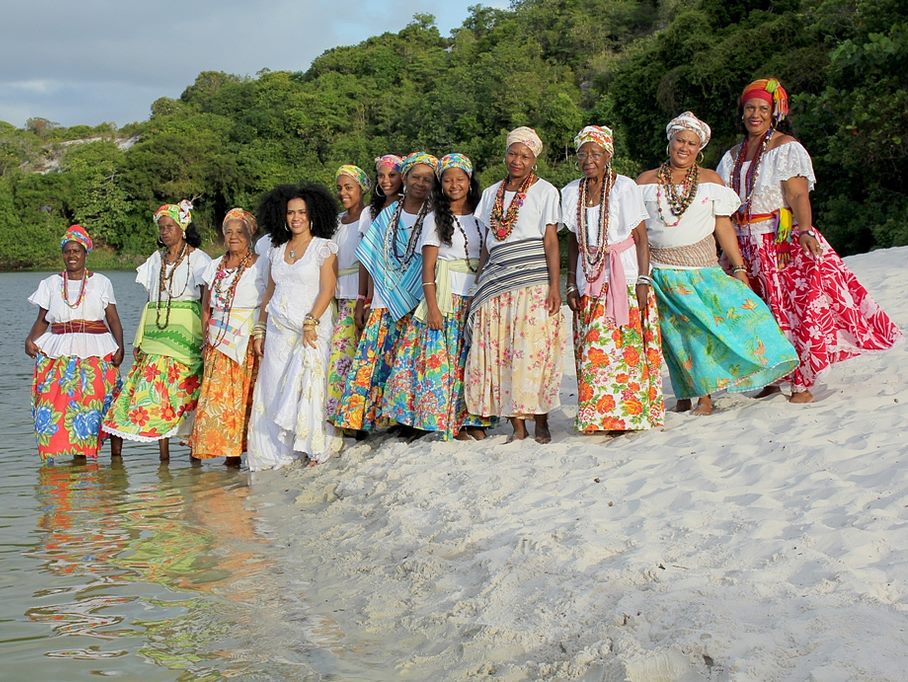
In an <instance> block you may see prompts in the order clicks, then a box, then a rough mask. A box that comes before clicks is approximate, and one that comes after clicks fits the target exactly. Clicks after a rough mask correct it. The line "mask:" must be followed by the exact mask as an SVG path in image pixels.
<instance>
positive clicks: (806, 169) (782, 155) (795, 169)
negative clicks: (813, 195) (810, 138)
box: [773, 140, 817, 190]
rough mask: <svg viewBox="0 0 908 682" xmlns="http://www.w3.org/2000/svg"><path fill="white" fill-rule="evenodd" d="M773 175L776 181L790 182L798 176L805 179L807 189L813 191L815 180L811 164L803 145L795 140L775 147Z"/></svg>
mask: <svg viewBox="0 0 908 682" xmlns="http://www.w3.org/2000/svg"><path fill="white" fill-rule="evenodd" d="M775 152H776V159H775V164H774V167H773V175H774V176H775V179H776V180H777V181H780V182H781V181H783V180H790V179H791V178H795V177H798V176H801V177H805V178H807V189H808V190H813V187H814V185H815V184H816V181H817V178H816V176H815V175H814V174H813V163H812V162H811V161H810V154H808V153H807V150H806V149H804V145H802V144H801V143H800V142H798V141H797V140H795V141H794V142H786V143H785V144H783V145H781V146H779V147H776V149H775Z"/></svg>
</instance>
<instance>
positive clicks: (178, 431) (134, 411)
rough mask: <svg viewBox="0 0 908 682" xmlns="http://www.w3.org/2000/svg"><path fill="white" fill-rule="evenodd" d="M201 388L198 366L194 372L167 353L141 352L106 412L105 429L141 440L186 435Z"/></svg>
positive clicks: (190, 426) (128, 437)
mask: <svg viewBox="0 0 908 682" xmlns="http://www.w3.org/2000/svg"><path fill="white" fill-rule="evenodd" d="M200 387H201V368H199V370H198V371H193V369H192V368H190V367H188V366H187V365H184V364H183V363H182V362H177V361H176V360H174V359H173V358H171V357H169V356H167V355H155V354H151V353H141V352H140V353H139V357H138V359H137V360H136V361H135V363H134V364H133V366H132V369H131V370H129V374H128V375H127V377H126V383H125V384H124V385H123V390H122V391H120V395H119V396H117V399H116V400H114V403H113V405H111V407H110V411H109V412H108V413H107V418H106V419H105V420H104V430H105V431H107V432H108V433H110V434H112V435H115V436H120V437H122V438H125V439H127V440H133V441H140V442H143V443H152V442H155V441H158V440H161V439H162V438H170V437H171V436H176V435H180V436H182V435H184V434H185V435H186V436H188V435H189V433H190V432H191V430H192V417H193V413H194V411H195V408H196V404H197V403H198V400H199V390H200Z"/></svg>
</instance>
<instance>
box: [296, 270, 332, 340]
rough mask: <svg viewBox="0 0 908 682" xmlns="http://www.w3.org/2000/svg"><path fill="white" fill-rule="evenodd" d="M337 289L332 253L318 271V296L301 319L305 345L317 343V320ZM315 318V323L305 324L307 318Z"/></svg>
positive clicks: (319, 319)
mask: <svg viewBox="0 0 908 682" xmlns="http://www.w3.org/2000/svg"><path fill="white" fill-rule="evenodd" d="M336 289H337V256H335V255H334V254H333V253H332V254H331V255H330V256H328V257H327V258H326V259H325V262H324V263H322V265H321V267H320V268H319V272H318V296H316V297H315V302H314V303H313V304H312V310H310V311H309V313H308V314H307V315H306V319H305V320H303V342H304V343H305V344H306V345H307V346H312V347H313V348H315V347H316V346H317V345H318V331H316V328H317V327H318V322H319V321H321V319H322V315H323V314H324V313H325V311H326V310H327V309H328V306H329V305H330V304H331V300H332V299H333V298H334V292H335V290H336ZM313 319H314V320H315V324H312V323H310V324H307V321H309V320H313Z"/></svg>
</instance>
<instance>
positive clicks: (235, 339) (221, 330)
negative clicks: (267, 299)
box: [208, 308, 258, 365]
mask: <svg viewBox="0 0 908 682" xmlns="http://www.w3.org/2000/svg"><path fill="white" fill-rule="evenodd" d="M257 313H258V308H231V309H230V311H229V312H228V311H227V310H224V309H222V308H214V309H213V310H212V311H211V318H210V320H209V321H208V343H210V344H211V347H212V348H214V349H215V350H217V351H220V352H221V353H223V354H224V355H226V356H227V357H228V358H230V359H231V360H233V361H234V362H235V363H237V364H238V365H244V364H246V347H247V346H248V345H249V337H250V336H251V335H252V324H253V321H254V320H255V319H256V318H257V317H258V315H257ZM215 344H217V345H215Z"/></svg>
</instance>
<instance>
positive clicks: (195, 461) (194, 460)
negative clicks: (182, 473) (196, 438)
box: [189, 452, 202, 467]
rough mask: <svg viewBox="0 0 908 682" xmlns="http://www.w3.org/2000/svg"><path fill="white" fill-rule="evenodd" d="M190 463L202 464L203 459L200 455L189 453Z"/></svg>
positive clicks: (197, 465) (193, 464)
mask: <svg viewBox="0 0 908 682" xmlns="http://www.w3.org/2000/svg"><path fill="white" fill-rule="evenodd" d="M189 464H190V465H192V466H194V467H200V466H202V460H201V459H200V458H199V457H193V456H192V453H191V452H190V453H189Z"/></svg>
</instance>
